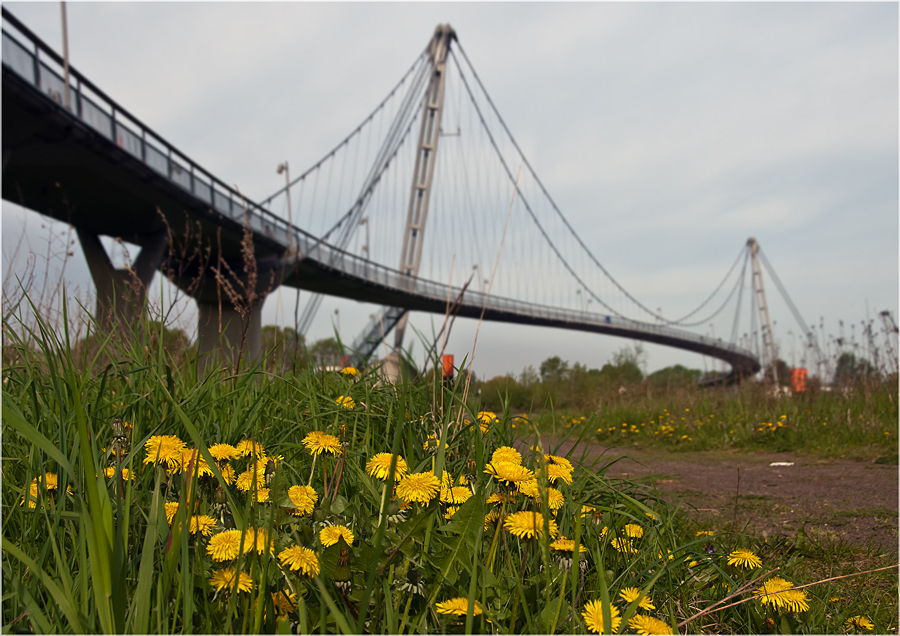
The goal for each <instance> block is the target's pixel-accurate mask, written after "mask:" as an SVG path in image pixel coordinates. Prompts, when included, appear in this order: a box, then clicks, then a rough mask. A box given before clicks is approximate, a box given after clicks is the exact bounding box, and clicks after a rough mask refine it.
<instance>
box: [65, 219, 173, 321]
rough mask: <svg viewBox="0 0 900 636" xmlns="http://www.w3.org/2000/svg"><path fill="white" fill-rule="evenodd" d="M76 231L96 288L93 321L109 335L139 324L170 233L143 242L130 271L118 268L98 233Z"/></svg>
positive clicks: (154, 236)
mask: <svg viewBox="0 0 900 636" xmlns="http://www.w3.org/2000/svg"><path fill="white" fill-rule="evenodd" d="M76 232H77V234H78V240H79V242H80V243H81V249H82V251H83V252H84V257H85V260H87V264H88V268H89V269H90V271H91V278H93V280H94V285H95V286H96V288H97V302H96V305H95V308H94V319H95V320H96V321H97V325H98V327H99V328H100V330H101V331H104V332H107V333H108V332H109V331H110V330H112V329H116V328H118V329H129V328H130V327H131V325H135V324H140V319H141V318H142V317H143V312H144V304H145V303H146V300H147V287H148V286H149V285H150V283H151V282H152V281H153V275H154V274H155V273H156V270H158V269H159V268H160V266H161V265H162V263H163V259H164V258H165V253H166V247H167V245H168V233H167V232H166V231H165V230H163V231H160V232H157V233H156V234H153V235H152V236H150V237H149V239H147V240H146V241H144V245H143V247H141V251H140V253H139V254H138V256H137V258H136V259H135V261H134V263H133V265H132V266H131V268H130V269H129V268H125V269H116V268H115V267H114V266H113V264H112V261H110V259H109V255H108V254H107V253H106V249H104V247H103V244H102V243H101V242H100V237H99V236H98V235H97V234H94V233H93V232H89V231H86V230H82V229H80V228H76Z"/></svg>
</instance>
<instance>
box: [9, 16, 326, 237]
mask: <svg viewBox="0 0 900 636" xmlns="http://www.w3.org/2000/svg"><path fill="white" fill-rule="evenodd" d="M2 15H3V20H4V21H6V22H8V23H9V24H10V25H12V26H13V27H14V28H15V29H16V30H17V31H18V32H19V35H21V36H22V37H23V38H24V39H26V40H29V41H30V43H31V45H32V47H33V51H29V50H28V47H27V46H25V44H23V43H22V42H21V41H20V38H19V37H16V36H15V35H13V34H12V33H11V32H9V31H7V30H6V29H5V28H4V29H3V36H4V39H6V38H8V39H9V40H10V41H11V42H13V43H15V45H16V46H18V47H19V48H20V49H21V51H22V52H23V53H25V54H26V55H28V56H30V57H31V58H32V62H33V68H34V77H33V78H29V77H26V76H24V75H23V74H22V73H21V72H19V71H18V70H17V69H15V68H14V67H12V66H10V65H9V64H8V63H7V60H6V59H5V58H4V60H3V65H4V66H7V67H9V68H11V69H12V70H13V71H14V72H16V74H17V75H18V76H19V77H22V78H23V79H25V80H26V81H29V82H30V83H31V84H32V85H34V86H35V87H36V88H38V89H40V88H41V80H42V75H41V73H42V72H43V71H46V72H48V73H50V74H52V75H53V76H55V78H56V80H57V83H58V84H60V85H61V86H62V87H65V81H64V80H63V77H62V75H61V74H60V73H57V72H56V71H55V70H54V69H52V68H51V67H50V66H48V65H47V64H46V63H44V60H45V59H47V58H49V60H51V61H53V62H55V63H56V64H57V65H58V66H62V65H63V63H64V62H63V58H62V57H61V56H60V55H59V54H58V53H57V52H56V51H54V50H53V49H52V48H51V47H50V46H49V45H48V44H47V43H46V42H44V41H43V40H42V39H41V38H40V37H38V36H37V35H36V34H35V33H34V32H32V31H31V30H30V29H29V28H28V27H26V26H25V25H24V24H22V22H21V21H19V19H18V18H16V17H15V16H14V15H12V13H10V12H9V11H8V10H7V9H6V7H2ZM69 77H70V82H69V88H70V90H71V91H72V109H70V110H69V112H71V114H72V115H73V116H75V117H76V118H77V119H78V120H80V121H81V122H82V123H85V124H87V125H88V126H90V127H91V128H92V129H93V130H95V131H97V132H99V133H101V134H104V132H105V131H103V130H98V128H97V126H96V125H92V123H91V121H90V120H89V119H86V117H85V108H84V107H85V105H87V106H89V107H93V108H94V109H96V111H97V113H94V114H102V115H106V116H107V117H109V130H110V131H111V134H107V135H105V136H106V137H107V138H109V139H110V140H111V141H113V142H114V143H118V144H119V145H120V146H121V145H124V136H122V137H120V136H119V135H118V134H117V133H118V132H119V131H122V132H124V133H126V134H131V135H133V136H136V137H137V138H139V144H140V145H139V150H140V153H139V154H136V153H135V152H131V154H132V155H133V156H135V157H136V158H138V159H140V160H141V161H142V162H143V163H145V164H146V165H148V166H149V167H151V168H154V169H156V171H157V172H161V171H160V170H159V169H157V168H155V167H154V165H153V164H151V163H148V160H147V149H148V147H149V149H150V151H151V153H152V152H154V151H155V152H156V153H157V154H160V155H162V156H163V158H164V159H165V162H166V170H165V172H164V173H163V176H166V177H167V178H168V179H169V181H171V182H173V183H175V184H177V185H179V186H181V187H182V188H185V189H187V190H188V191H189V192H190V194H192V195H193V196H194V197H196V198H197V199H199V200H200V201H203V202H204V203H208V204H210V205H211V207H212V209H213V210H216V211H217V212H219V213H222V214H227V215H228V216H229V217H231V218H232V220H235V219H234V214H235V211H236V210H240V211H241V214H243V213H247V214H249V215H251V217H252V216H254V215H256V214H258V215H261V216H263V217H264V220H263V219H252V218H251V226H252V227H254V228H255V227H256V226H259V228H260V229H261V230H263V232H262V233H263V234H265V235H266V236H268V237H269V238H276V237H275V236H274V235H272V232H271V230H272V229H276V230H280V232H281V233H283V234H284V238H285V241H284V242H285V244H287V243H288V241H287V240H286V239H287V237H288V235H289V234H290V232H291V231H292V230H293V232H295V233H300V234H305V235H307V236H311V235H310V234H309V233H308V232H306V231H305V230H303V229H301V228H299V227H297V226H295V225H291V224H289V223H288V222H287V221H285V220H284V219H282V218H281V217H279V216H277V215H276V214H274V213H272V212H271V211H269V210H267V209H266V208H264V207H262V206H261V205H259V204H258V203H256V202H255V201H253V200H251V199H249V198H247V197H246V196H244V195H242V194H241V193H240V192H238V191H236V190H235V189H234V188H231V187H230V186H228V185H227V184H225V183H223V182H222V181H220V180H219V179H217V178H215V177H214V176H213V175H212V174H210V172H209V171H208V170H205V169H203V168H202V167H201V166H200V165H199V164H197V163H196V162H194V161H193V160H191V159H190V158H189V157H188V156H187V154H185V153H184V152H182V151H180V150H179V149H178V148H176V147H175V146H173V145H172V144H170V143H169V142H167V141H166V140H165V139H164V138H163V137H162V136H161V135H159V134H157V133H156V132H155V131H154V130H153V129H152V128H150V127H149V126H147V125H146V124H144V123H143V122H142V121H141V120H140V119H138V118H137V117H135V116H134V115H133V114H132V113H131V112H130V111H128V110H127V109H126V108H124V107H123V106H121V105H120V104H119V103H118V102H116V101H115V100H114V99H112V98H111V97H109V95H107V94H106V93H105V92H104V91H103V90H101V89H100V88H99V87H97V86H96V85H95V84H94V83H93V82H91V81H90V80H89V79H87V78H86V77H85V76H84V75H82V74H81V73H80V72H79V71H78V70H77V69H75V68H73V67H71V66H70V67H69ZM84 89H88V90H89V91H90V93H91V94H92V96H94V97H95V98H97V100H99V101H100V102H101V103H100V104H98V103H97V102H95V100H93V99H91V98H90V97H89V96H88V95H86V94H85V91H84ZM55 97H56V96H55V95H53V96H48V98H49V99H51V100H53V101H55V102H56V103H57V104H58V105H60V106H62V108H63V109H66V107H65V105H64V104H62V103H61V99H54V98H55ZM60 97H61V95H60ZM125 118H127V120H128V121H123V119H125ZM132 126H135V127H137V128H138V131H134V130H132ZM151 141H152V142H155V143H156V144H158V145H159V146H160V148H157V147H156V146H155V145H154V143H151ZM184 172H187V173H188V175H189V178H188V179H187V182H188V183H189V184H190V187H189V188H188V187H185V183H183V181H184V179H175V178H173V173H174V174H176V175H181V174H183V173H184ZM199 174H202V175H203V176H205V177H206V178H207V179H208V182H205V181H203V180H202V179H199V181H200V184H201V187H202V186H206V187H208V188H209V190H210V194H209V198H201V197H200V196H198V194H197V192H196V189H195V187H194V185H195V183H196V182H197V177H196V175H199ZM216 190H218V191H219V194H220V195H221V196H222V197H223V198H225V199H227V203H228V209H227V211H226V210H222V209H220V208H219V207H218V206H217V205H216V198H215V194H214V193H215V191H216ZM254 221H255V223H254ZM267 222H268V224H270V226H271V225H274V226H277V227H275V228H272V227H268V228H267V227H266V225H267ZM265 230H269V231H268V232H267V231H265Z"/></svg>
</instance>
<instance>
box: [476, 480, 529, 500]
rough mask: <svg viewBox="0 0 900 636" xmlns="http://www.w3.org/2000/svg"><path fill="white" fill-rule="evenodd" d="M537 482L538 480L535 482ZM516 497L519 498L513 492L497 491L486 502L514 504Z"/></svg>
mask: <svg viewBox="0 0 900 636" xmlns="http://www.w3.org/2000/svg"><path fill="white" fill-rule="evenodd" d="M535 483H537V482H535ZM516 499H517V498H516V496H515V494H513V493H510V494H507V493H502V492H495V493H494V494H492V495H491V496H490V497H488V498H487V501H486V502H485V503H489V504H502V503H509V504H514V503H516Z"/></svg>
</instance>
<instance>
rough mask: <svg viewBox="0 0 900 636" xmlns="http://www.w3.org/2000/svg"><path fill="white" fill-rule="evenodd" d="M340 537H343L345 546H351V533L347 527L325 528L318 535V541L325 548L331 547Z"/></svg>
mask: <svg viewBox="0 0 900 636" xmlns="http://www.w3.org/2000/svg"><path fill="white" fill-rule="evenodd" d="M341 537H344V541H346V542H347V545H352V544H353V533H352V532H350V528H348V527H347V526H325V527H324V528H322V531H321V532H320V533H319V541H321V542H322V545H324V546H325V547H326V548H330V547H331V546H333V545H334V544H335V543H337V542H338V540H339V539H340V538H341Z"/></svg>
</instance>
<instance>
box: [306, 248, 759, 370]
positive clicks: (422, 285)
mask: <svg viewBox="0 0 900 636" xmlns="http://www.w3.org/2000/svg"><path fill="white" fill-rule="evenodd" d="M298 249H299V250H300V252H301V253H302V254H304V255H306V256H309V257H311V258H315V259H316V260H318V261H319V262H320V263H323V264H326V265H327V266H329V267H332V268H334V269H336V270H338V271H340V272H342V273H344V274H347V275H349V276H354V277H357V278H362V279H365V280H367V281H368V282H369V283H370V284H376V285H383V286H384V287H388V288H390V289H401V290H404V291H408V292H410V293H411V294H415V295H417V296H422V297H426V298H430V299H432V300H437V301H447V299H449V301H450V303H453V302H454V301H455V300H456V299H457V297H458V296H459V294H460V293H461V292H462V288H461V287H453V288H451V289H448V286H447V285H446V284H443V283H438V282H435V281H431V280H425V279H422V278H415V279H413V278H410V277H408V276H406V275H404V274H403V273H401V272H400V271H399V270H396V269H392V268H390V267H387V266H384V265H380V264H378V263H375V262H372V261H369V260H366V259H364V258H363V257H361V256H358V255H356V254H352V253H350V252H345V251H344V250H341V249H338V248H336V247H333V246H331V245H329V244H327V243H314V242H310V243H303V242H301V243H300V244H299V245H298ZM463 302H464V304H465V305H469V306H472V305H474V306H476V307H481V306H486V307H487V308H488V309H491V310H494V311H500V312H506V313H511V314H518V315H520V316H531V317H537V318H546V319H548V320H553V321H556V322H562V323H570V324H595V325H598V326H606V327H611V328H618V329H625V330H631V331H639V332H643V333H653V334H657V335H660V336H664V337H668V338H673V339H680V340H688V341H692V342H696V343H699V344H703V345H707V346H714V347H716V348H719V349H725V350H727V351H731V352H733V353H735V354H739V355H742V356H752V353H751V352H750V351H747V350H745V349H743V348H741V347H738V346H736V345H734V344H732V343H729V342H725V341H724V340H722V339H721V338H710V337H707V336H701V335H697V334H693V333H690V332H688V331H683V330H681V329H677V328H674V327H669V326H667V325H657V324H652V323H646V322H641V321H638V320H631V319H629V318H623V317H621V316H612V315H608V314H600V313H592V312H589V311H585V310H581V311H573V310H571V309H561V308H558V307H552V306H550V305H540V304H536V303H529V302H525V301H521V300H515V299H511V298H503V297H499V296H488V295H487V294H486V293H484V292H480V291H475V290H471V289H467V290H466V293H465V296H464V298H463Z"/></svg>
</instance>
